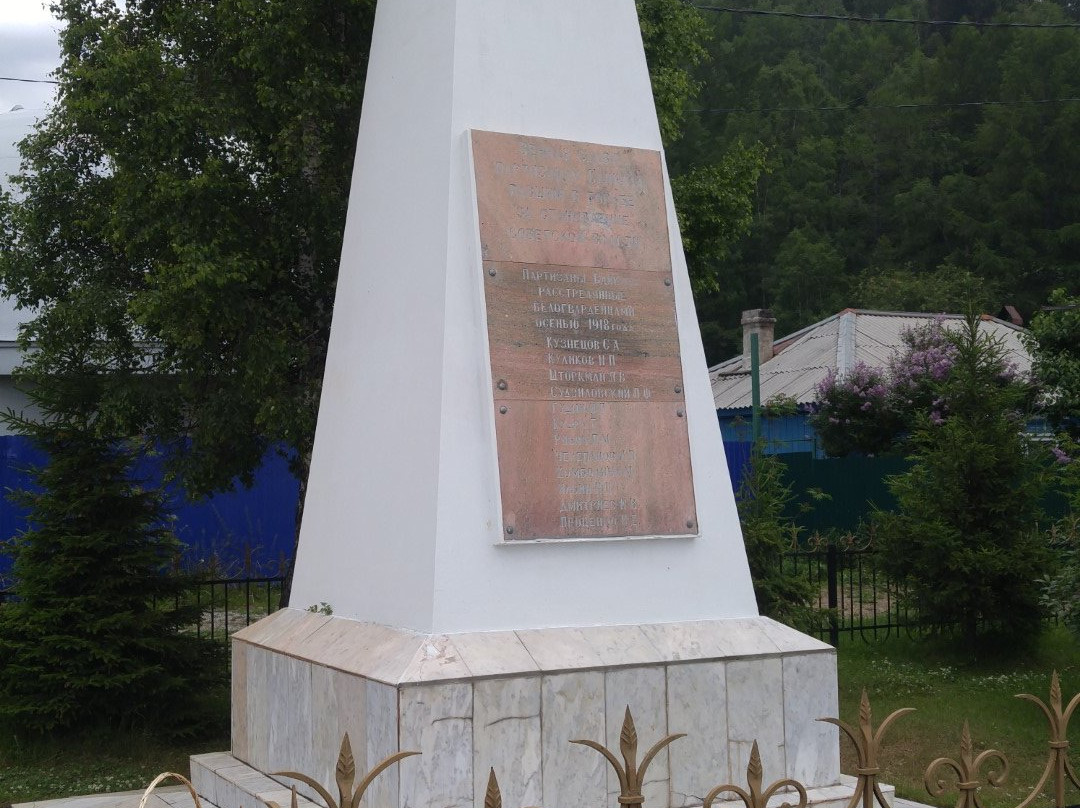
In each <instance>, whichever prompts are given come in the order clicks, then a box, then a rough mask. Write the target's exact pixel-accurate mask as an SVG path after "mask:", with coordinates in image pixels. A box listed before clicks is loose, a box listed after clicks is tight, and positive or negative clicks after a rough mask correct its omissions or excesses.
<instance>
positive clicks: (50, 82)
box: [0, 76, 60, 84]
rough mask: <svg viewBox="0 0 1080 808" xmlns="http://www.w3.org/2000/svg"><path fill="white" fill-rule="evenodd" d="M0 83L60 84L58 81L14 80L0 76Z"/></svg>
mask: <svg viewBox="0 0 1080 808" xmlns="http://www.w3.org/2000/svg"><path fill="white" fill-rule="evenodd" d="M0 81H22V82H25V83H26V84H59V83H60V82H58V81H53V80H52V79H13V78H11V77H10V76H0Z"/></svg>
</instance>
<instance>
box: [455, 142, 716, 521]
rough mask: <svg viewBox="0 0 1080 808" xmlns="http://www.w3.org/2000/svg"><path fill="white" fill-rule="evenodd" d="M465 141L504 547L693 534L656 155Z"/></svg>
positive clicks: (661, 186)
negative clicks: (471, 168)
mask: <svg viewBox="0 0 1080 808" xmlns="http://www.w3.org/2000/svg"><path fill="white" fill-rule="evenodd" d="M472 138H473V144H472V145H473V159H474V165H475V169H476V189H477V209H478V213H479V220H480V241H481V249H482V255H483V267H482V270H483V273H484V284H485V295H486V303H487V320H488V341H489V345H490V349H491V373H492V378H491V384H492V388H493V391H494V404H495V410H496V413H495V418H496V421H495V425H496V428H495V431H496V439H497V442H498V456H499V479H500V483H501V489H502V508H503V520H504V529H505V537H506V538H507V539H508V540H525V539H574V538H601V537H612V536H673V535H689V534H694V533H696V532H697V514H696V508H695V502H694V486H693V476H692V471H691V468H690V446H689V438H688V433H687V428H686V417H685V407H684V396H683V384H682V364H681V360H680V355H679V334H678V327H677V322H676V313H675V296H674V291H673V289H672V277H671V253H670V246H669V242H668V230H667V214H666V203H665V196H664V179H663V172H662V167H661V164H660V154H659V152H654V151H647V150H644V149H630V148H622V147H613V146H600V145H596V144H590V143H576V142H571V141H562V140H551V139H547V138H537V137H525V136H520V135H507V134H499V133H494V132H480V131H474V132H473V133H472Z"/></svg>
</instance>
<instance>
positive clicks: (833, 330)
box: [709, 309, 1031, 410]
mask: <svg viewBox="0 0 1080 808" xmlns="http://www.w3.org/2000/svg"><path fill="white" fill-rule="evenodd" d="M934 320H943V321H944V325H945V327H946V328H957V327H959V326H960V325H961V324H962V323H963V322H964V317H963V315H959V314H944V315H943V314H921V313H914V312H891V311H866V310H862V309H846V310H844V311H842V312H840V313H839V314H834V315H833V316H832V317H828V318H826V319H824V320H822V321H821V322H819V323H814V324H813V325H811V326H807V327H806V328H803V329H800V330H799V331H796V332H795V333H793V334H789V335H788V336H786V337H783V338H781V339H778V340H776V341H775V342H774V344H773V350H774V355H773V358H772V359H770V360H768V361H766V362H763V363H762V365H761V400H762V401H763V402H766V401H768V400H769V399H771V398H774V397H776V396H780V395H782V396H787V397H790V398H793V399H794V400H795V401H796V403H799V404H809V403H811V402H813V401H815V400H816V399H817V385H818V384H819V383H820V382H821V381H822V380H823V379H824V378H825V377H826V376H827V375H828V374H829V373H830V372H840V371H842V370H844V371H846V370H850V368H851V367H852V366H854V365H855V364H857V363H862V364H864V365H869V366H870V367H884V366H885V365H886V364H888V362H889V360H890V359H891V358H892V357H893V356H894V355H895V354H896V353H897V352H898V351H900V349H901V348H902V347H903V340H902V337H903V334H904V333H906V332H907V331H910V330H911V329H913V328H917V327H919V326H923V325H926V324H927V323H929V322H933V321H934ZM979 327H980V329H981V330H982V331H984V332H985V333H988V334H990V335H991V336H992V337H994V338H995V339H998V340H1000V341H1001V343H1002V346H1003V347H1004V348H1005V351H1006V354H1007V357H1008V359H1009V361H1011V362H1013V363H1014V364H1015V365H1016V367H1017V369H1019V370H1020V371H1022V372H1026V371H1029V370H1030V369H1031V355H1030V354H1029V353H1028V351H1027V349H1026V348H1025V346H1024V343H1023V338H1022V335H1023V333H1024V329H1022V328H1019V327H1017V326H1015V325H1013V324H1012V323H1009V322H1006V321H1004V320H999V319H997V318H996V317H988V316H983V318H982V319H981V320H980V324H979ZM842 366H843V367H842ZM709 379H710V381H711V382H712V390H713V400H714V402H715V404H716V409H718V410H738V409H745V408H749V407H750V372H749V371H748V370H743V368H742V356H741V355H740V356H736V357H733V358H731V359H728V360H727V361H725V362H721V363H720V364H718V365H715V366H713V367H711V368H709Z"/></svg>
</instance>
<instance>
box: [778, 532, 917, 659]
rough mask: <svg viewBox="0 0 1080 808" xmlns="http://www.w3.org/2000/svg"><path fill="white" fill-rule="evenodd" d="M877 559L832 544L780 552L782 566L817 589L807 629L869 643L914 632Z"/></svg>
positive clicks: (872, 553) (913, 619) (908, 614)
mask: <svg viewBox="0 0 1080 808" xmlns="http://www.w3.org/2000/svg"><path fill="white" fill-rule="evenodd" d="M877 561H878V551H876V550H874V549H870V548H865V547H842V546H837V545H836V544H835V543H829V544H827V545H823V546H816V547H811V548H799V549H795V550H791V551H789V552H787V553H784V555H783V556H782V557H781V560H780V564H781V569H782V570H784V571H785V572H788V573H791V574H792V575H804V576H805V577H806V579H807V580H809V581H810V584H811V586H812V587H813V588H814V592H815V593H816V602H815V603H813V604H812V605H814V606H817V607H818V608H819V609H820V610H822V617H821V620H820V622H819V623H818V624H817V625H816V626H814V627H812V628H811V629H810V633H812V634H815V635H816V636H817V637H819V638H820V639H822V640H825V641H826V642H829V643H831V644H832V645H836V644H837V642H839V640H840V637H841V636H847V637H861V638H862V639H864V640H867V641H874V640H883V639H885V638H887V637H889V636H890V635H891V636H898V635H899V634H900V632H901V631H904V632H907V633H914V632H916V631H918V630H919V625H918V621H917V620H916V615H915V614H914V613H913V612H912V611H910V610H909V609H908V607H907V606H906V605H905V604H904V602H903V598H902V596H901V595H902V593H901V589H900V586H899V585H897V584H896V583H895V582H893V581H890V580H889V579H888V578H887V577H886V576H885V574H884V572H882V570H881V569H880V568H879V565H878V563H877Z"/></svg>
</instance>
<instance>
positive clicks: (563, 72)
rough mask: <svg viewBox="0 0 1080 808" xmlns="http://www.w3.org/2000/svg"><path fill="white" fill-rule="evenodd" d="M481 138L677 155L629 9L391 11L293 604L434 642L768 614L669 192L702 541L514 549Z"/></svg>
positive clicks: (383, 7)
mask: <svg viewBox="0 0 1080 808" xmlns="http://www.w3.org/2000/svg"><path fill="white" fill-rule="evenodd" d="M470 129H484V130H490V131H497V132H509V133H515V134H525V135H533V136H541V137H553V138H563V139H569V140H579V141H585V142H593V143H602V144H608V145H618V146H630V147H637V148H645V149H654V150H660V149H661V141H660V134H659V128H658V126H657V122H656V115H655V110H654V107H653V103H652V94H651V89H650V85H649V78H648V72H647V67H646V64H645V57H644V53H643V50H642V47H641V38H640V33H639V30H638V27H637V17H636V12H635V6H634V2H633V0H590V1H589V2H588V3H582V2H580V0H443V1H442V2H439V3H431V2H426V0H395V2H394V3H381V4H380V5H379V8H378V12H377V17H376V31H375V37H374V45H373V49H372V54H371V62H370V68H369V74H368V86H367V95H366V98H365V101H364V110H363V115H362V118H361V124H360V134H359V140H358V147H357V157H356V164H355V168H354V177H353V185H352V197H351V199H350V207H349V216H348V223H347V226H346V233H345V241H344V247H343V254H342V266H341V275H340V279H339V282H338V296H337V303H336V309H335V318H334V325H333V330H332V334H331V341H330V350H329V357H328V361H327V369H326V377H325V382H324V388H323V399H322V407H321V410H320V415H319V424H318V430H317V434H316V442H315V452H314V457H313V462H312V468H311V477H310V481H309V486H308V495H307V504H306V508H305V514H304V524H303V528H302V531H301V539H300V548H299V553H298V559H297V566H296V573H295V580H294V584H293V593H292V603H293V604H294V606H295V607H297V608H301V609H303V608H306V607H307V606H309V605H311V604H318V603H321V602H326V603H329V604H330V605H331V606H332V607H333V609H334V613H335V614H336V615H342V616H346V617H353V618H357V619H362V620H368V621H373V622H376V623H381V624H384V625H388V626H396V627H402V628H408V629H412V630H415V631H419V632H423V633H436V634H437V633H457V632H474V631H490V630H504V629H530V628H545V627H553V626H596V625H626V624H634V623H663V622H674V621H692V620H702V619H715V618H722V617H748V616H753V615H756V614H757V610H756V606H755V601H754V595H753V590H752V588H751V584H750V576H749V572H748V570H747V565H746V558H745V552H744V550H743V546H742V541H741V534H740V530H739V525H738V520H737V516H736V512H735V506H734V501H733V498H732V494H731V486H730V483H729V480H728V474H727V466H726V463H725V460H724V454H723V447H722V444H721V439H720V432H719V429H718V427H717V423H716V417H715V412H714V410H713V406H712V397H711V394H710V390H709V385H708V377H707V371H706V365H705V358H704V353H703V351H702V348H701V341H700V337H699V335H698V329H697V320H696V316H695V312H694V305H693V299H692V297H691V292H690V285H689V281H688V278H687V275H686V266H685V260H684V258H683V255H682V250H681V248H679V237H678V232H679V231H678V225H677V221H676V218H675V213H674V207H673V205H672V202H671V193H670V187H668V188H667V206H668V226H669V231H670V233H671V234H672V246H673V249H672V265H673V270H674V277H675V288H676V303H677V312H678V321H679V331H680V337H681V341H682V361H683V371H684V380H685V387H686V401H687V416H688V427H689V435H690V444H691V457H692V464H693V469H694V479H695V496H696V500H697V509H698V522H699V525H700V530H701V535H700V536H698V537H696V538H681V539H645V540H634V541H592V542H545V543H536V544H524V543H523V544H518V545H509V544H508V543H504V542H503V541H502V533H501V519H500V497H499V489H498V485H499V482H498V469H497V466H496V451H495V434H494V424H493V420H492V419H493V406H492V398H491V392H490V389H489V372H490V371H489V360H488V353H487V349H486V324H485V319H484V318H485V309H484V298H483V289H482V286H481V272H480V253H479V235H478V229H477V221H476V200H475V193H474V189H473V180H472V167H471V164H470V154H469V130H470Z"/></svg>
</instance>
